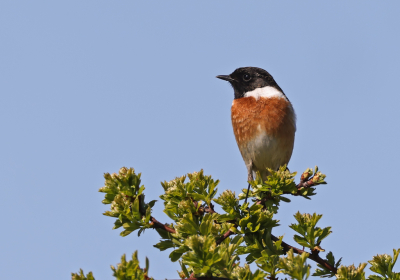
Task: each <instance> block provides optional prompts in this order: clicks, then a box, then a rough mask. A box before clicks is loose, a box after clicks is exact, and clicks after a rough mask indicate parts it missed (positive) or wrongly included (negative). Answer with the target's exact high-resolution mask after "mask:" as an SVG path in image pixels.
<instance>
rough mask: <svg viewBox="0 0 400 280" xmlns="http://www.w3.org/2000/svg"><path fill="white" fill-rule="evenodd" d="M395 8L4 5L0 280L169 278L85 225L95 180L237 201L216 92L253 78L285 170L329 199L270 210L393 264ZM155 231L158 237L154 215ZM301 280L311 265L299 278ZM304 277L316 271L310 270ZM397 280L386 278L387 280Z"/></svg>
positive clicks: (227, 132)
mask: <svg viewBox="0 0 400 280" xmlns="http://www.w3.org/2000/svg"><path fill="white" fill-rule="evenodd" d="M399 13H400V3H399V2H396V1H385V2H377V1H351V2H350V1H335V2H333V1H332V2H326V1H324V2H322V1H306V2H304V1H303V2H299V1H285V2H282V1H281V2H279V3H278V1H275V2H273V1H250V2H238V1H236V2H234V1H214V2H211V1H209V2H202V3H200V2H196V3H194V2H188V1H174V2H171V1H157V2H156V1H152V2H148V3H145V2H134V1H103V0H101V1H89V0H86V1H74V0H71V1H8V0H3V1H2V2H1V4H0V94H1V103H0V106H1V110H0V127H1V131H2V134H1V135H2V137H1V140H0V144H1V145H0V175H1V178H2V180H1V191H2V197H3V199H2V203H1V204H0V210H1V213H2V217H1V218H0V219H1V224H2V231H1V233H0V236H1V240H2V242H1V245H0V251H1V254H0V271H1V274H2V277H4V279H11V278H12V279H26V275H29V278H30V279H70V273H71V272H76V271H78V270H79V268H83V269H84V271H85V272H88V271H93V272H94V275H95V277H96V279H100V280H101V279H112V276H111V270H110V269H109V265H111V264H113V265H115V264H116V263H118V262H119V259H120V257H121V255H122V254H123V253H126V254H127V255H130V254H131V253H132V252H134V251H135V250H139V257H140V259H141V260H144V256H147V257H149V259H150V275H152V276H153V277H155V278H156V279H164V278H178V277H177V274H176V270H178V269H179V268H178V265H177V263H173V264H171V262H170V261H169V259H168V254H169V252H161V253H160V252H159V251H158V249H156V248H153V247H152V245H153V244H155V243H156V242H157V239H158V235H157V233H156V232H154V231H147V232H146V233H145V234H144V235H142V236H141V237H140V238H138V237H137V236H136V235H135V234H132V235H130V236H128V237H125V238H122V237H120V236H119V231H118V230H115V231H112V230H111V228H112V219H111V218H108V217H104V216H102V215H101V213H102V212H103V211H105V210H106V209H107V207H106V206H104V205H102V204H101V203H100V201H101V200H102V194H100V193H98V192H97V190H98V188H100V187H101V186H102V185H103V177H102V175H103V173H104V172H117V171H118V169H119V168H120V167H122V166H128V167H134V168H135V169H136V170H137V171H138V172H142V178H143V180H142V182H143V184H144V185H145V186H146V199H147V200H152V199H158V196H159V195H161V194H162V187H161V185H160V181H164V180H170V179H173V178H174V177H175V176H180V175H183V174H185V173H187V172H193V171H197V170H200V169H201V168H203V169H204V170H205V173H206V174H211V175H213V177H214V178H218V179H220V180H221V183H220V185H219V190H220V191H222V190H225V189H232V190H234V191H236V193H238V192H239V190H240V189H241V188H244V187H246V177H247V176H246V168H245V166H244V163H243V161H242V158H241V156H240V153H239V150H238V148H237V146H236V142H235V139H234V136H233V133H232V128H231V124H230V106H231V103H232V99H233V91H232V89H231V87H230V86H229V85H228V84H227V83H226V82H223V81H221V80H218V79H215V76H216V75H220V74H229V73H231V72H232V71H233V70H234V69H235V68H238V67H242V66H257V67H261V68H264V69H266V70H267V71H269V72H270V73H271V74H272V75H273V76H274V78H275V80H276V81H277V83H278V84H279V85H280V86H281V88H282V89H283V90H284V91H285V93H286V95H287V96H288V97H289V99H290V100H291V101H292V103H293V106H294V108H295V110H296V113H297V119H298V122H297V127H298V130H297V134H296V142H295V148H294V153H293V156H292V160H291V162H290V164H289V167H290V169H291V170H292V171H295V170H297V171H299V172H302V171H304V170H305V169H306V168H307V167H314V165H318V166H319V167H320V169H321V171H323V172H324V173H326V174H327V181H328V185H326V186H321V187H318V195H317V196H315V197H314V198H313V199H312V200H311V201H307V200H304V199H301V198H293V202H292V203H290V204H285V205H283V206H282V207H281V210H280V213H279V215H278V216H279V217H278V218H279V219H280V220H281V224H282V226H281V227H280V228H279V229H277V230H276V231H275V233H276V234H285V239H284V240H286V241H287V242H289V243H294V241H293V240H292V236H293V231H292V230H291V229H290V228H289V227H288V225H289V224H290V223H292V222H294V218H293V214H294V213H295V212H296V211H297V210H300V211H301V212H308V213H313V212H317V213H319V214H324V216H323V218H322V221H321V222H320V223H321V226H328V225H329V226H332V230H333V234H332V235H331V236H329V237H328V238H327V239H326V241H325V244H323V245H324V246H323V247H324V248H325V249H327V250H328V251H330V250H331V251H333V253H334V255H335V256H336V257H343V263H344V264H346V265H350V264H352V263H355V264H357V265H358V263H360V262H366V261H367V260H369V259H371V258H372V256H373V255H375V254H378V253H392V249H393V248H399V247H400V239H399V236H400V225H399V224H400V223H399V222H398V219H399V218H398V217H399V216H398V209H399V206H398V203H399V202H398V197H399V196H400V186H399V183H398V159H399V157H400V150H399V146H398V143H399V140H400V132H399V131H400V125H399V120H400V112H399V109H398V107H399V103H400V97H399V95H400V90H399V88H400V87H399V73H400V51H399V50H400V36H399V27H400V18H399V16H398V15H399ZM154 216H155V217H156V218H157V219H158V220H160V221H162V222H169V220H168V218H167V217H166V215H164V214H163V213H162V203H161V201H159V202H158V204H156V206H155V211H154ZM311 264H312V265H314V264H313V263H311ZM314 267H315V266H314ZM397 270H400V269H399V265H398V266H397Z"/></svg>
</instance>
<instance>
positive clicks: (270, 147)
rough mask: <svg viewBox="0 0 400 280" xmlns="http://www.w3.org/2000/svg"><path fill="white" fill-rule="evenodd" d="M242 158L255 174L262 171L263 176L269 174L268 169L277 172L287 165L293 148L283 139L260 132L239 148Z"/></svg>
mask: <svg viewBox="0 0 400 280" xmlns="http://www.w3.org/2000/svg"><path fill="white" fill-rule="evenodd" d="M239 149H240V152H241V154H242V157H243V159H244V161H245V163H246V165H247V166H248V167H249V165H251V169H252V171H253V172H256V171H260V173H261V174H262V176H263V177H264V178H265V176H266V175H267V174H268V172H267V168H270V169H273V170H277V169H278V168H279V167H280V166H282V165H284V164H287V163H288V162H289V159H290V157H291V154H292V150H293V146H290V145H289V146H288V145H287V143H282V139H281V140H280V139H277V138H275V137H273V136H268V135H267V134H266V133H263V132H261V131H260V132H259V133H258V134H257V136H256V137H254V138H253V139H251V140H250V141H248V142H247V144H246V145H242V146H241V147H239Z"/></svg>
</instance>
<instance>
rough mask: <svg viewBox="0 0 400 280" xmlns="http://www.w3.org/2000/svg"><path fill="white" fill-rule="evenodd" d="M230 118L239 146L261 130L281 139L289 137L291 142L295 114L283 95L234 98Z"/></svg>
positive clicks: (284, 139) (294, 128)
mask: <svg viewBox="0 0 400 280" xmlns="http://www.w3.org/2000/svg"><path fill="white" fill-rule="evenodd" d="M231 118H232V126H233V132H234V134H235V138H236V142H237V144H238V146H239V149H240V147H241V146H242V145H243V144H246V143H247V142H248V141H250V140H251V139H253V138H254V137H256V136H257V135H258V134H259V133H261V132H262V131H265V133H267V134H268V135H270V136H273V137H274V138H276V139H281V140H282V141H283V142H286V141H287V140H289V142H290V141H291V142H292V145H293V141H294V133H295V130H296V123H295V122H296V117H295V114H294V111H293V107H292V105H291V104H290V102H289V101H288V100H287V99H285V98H280V97H272V98H263V97H261V98H259V99H256V98H254V97H244V98H239V99H235V100H234V101H233V104H232V109H231Z"/></svg>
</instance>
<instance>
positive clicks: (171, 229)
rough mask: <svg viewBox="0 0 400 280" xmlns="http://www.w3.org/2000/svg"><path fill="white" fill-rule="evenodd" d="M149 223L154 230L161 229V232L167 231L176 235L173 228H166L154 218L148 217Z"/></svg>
mask: <svg viewBox="0 0 400 280" xmlns="http://www.w3.org/2000/svg"><path fill="white" fill-rule="evenodd" d="M150 221H151V223H152V226H153V227H154V228H161V229H163V230H166V231H168V232H169V233H176V231H175V230H174V229H173V228H171V227H169V226H167V225H164V224H162V223H160V222H159V221H157V220H156V218H154V217H153V216H151V217H150Z"/></svg>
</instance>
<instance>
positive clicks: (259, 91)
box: [244, 86, 285, 100]
mask: <svg viewBox="0 0 400 280" xmlns="http://www.w3.org/2000/svg"><path fill="white" fill-rule="evenodd" d="M250 96H251V97H254V98H255V99H257V100H258V99H260V97H264V98H272V97H278V98H285V95H284V94H283V93H282V92H281V91H279V90H277V89H276V88H274V87H270V86H266V87H263V88H256V89H255V90H252V91H248V92H246V93H245V94H244V97H250Z"/></svg>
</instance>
